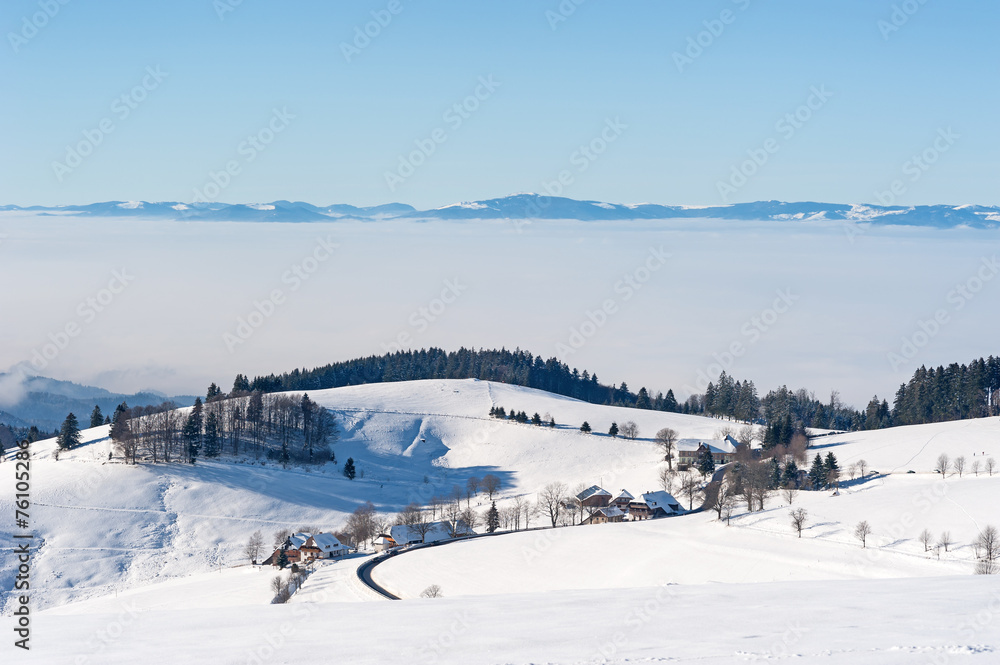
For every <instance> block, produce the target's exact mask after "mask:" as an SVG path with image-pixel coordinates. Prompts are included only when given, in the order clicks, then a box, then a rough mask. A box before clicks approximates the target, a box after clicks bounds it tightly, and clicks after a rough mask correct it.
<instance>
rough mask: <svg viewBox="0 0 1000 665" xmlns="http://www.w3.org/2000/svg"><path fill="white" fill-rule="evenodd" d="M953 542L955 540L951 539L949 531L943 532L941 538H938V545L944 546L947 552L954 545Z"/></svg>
mask: <svg viewBox="0 0 1000 665" xmlns="http://www.w3.org/2000/svg"><path fill="white" fill-rule="evenodd" d="M953 542H954V541H952V539H951V532H949V531H944V532H942V533H941V537H940V538H938V542H937V544H938V545H939V546H940V547H943V548H944V551H945V552H947V551H948V548H949V547H951V546H952V543H953Z"/></svg>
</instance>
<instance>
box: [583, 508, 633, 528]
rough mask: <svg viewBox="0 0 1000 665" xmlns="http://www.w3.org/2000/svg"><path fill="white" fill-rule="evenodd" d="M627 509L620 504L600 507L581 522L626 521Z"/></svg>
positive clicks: (604, 522)
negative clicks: (624, 509)
mask: <svg viewBox="0 0 1000 665" xmlns="http://www.w3.org/2000/svg"><path fill="white" fill-rule="evenodd" d="M624 521H625V511H623V510H622V509H621V508H619V507H618V506H606V507H604V508H598V509H597V511H596V512H594V514H593V515H590V516H589V517H587V518H586V519H585V520H583V521H582V522H581V524H607V523H608V522H624Z"/></svg>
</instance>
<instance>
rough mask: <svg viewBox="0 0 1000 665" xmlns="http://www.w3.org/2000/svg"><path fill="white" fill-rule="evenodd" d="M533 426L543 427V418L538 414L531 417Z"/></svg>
mask: <svg viewBox="0 0 1000 665" xmlns="http://www.w3.org/2000/svg"><path fill="white" fill-rule="evenodd" d="M531 424H532V425H541V424H542V417H541V416H540V415H538V412H535V415H533V416H531Z"/></svg>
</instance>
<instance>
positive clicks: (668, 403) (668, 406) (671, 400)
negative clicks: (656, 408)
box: [663, 390, 677, 412]
mask: <svg viewBox="0 0 1000 665" xmlns="http://www.w3.org/2000/svg"><path fill="white" fill-rule="evenodd" d="M663 410H664V411H672V412H676V411H677V398H676V397H674V391H673V390H668V391H667V396H666V397H664V398H663Z"/></svg>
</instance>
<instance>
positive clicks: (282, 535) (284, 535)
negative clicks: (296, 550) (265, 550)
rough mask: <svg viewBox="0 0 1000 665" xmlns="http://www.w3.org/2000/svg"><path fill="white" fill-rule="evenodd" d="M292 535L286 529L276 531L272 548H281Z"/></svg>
mask: <svg viewBox="0 0 1000 665" xmlns="http://www.w3.org/2000/svg"><path fill="white" fill-rule="evenodd" d="M290 535H292V532H291V531H289V530H288V529H278V530H277V531H275V532H274V546H275V547H276V548H277V547H281V546H282V545H284V544H285V541H286V540H288V537H289V536H290Z"/></svg>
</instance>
